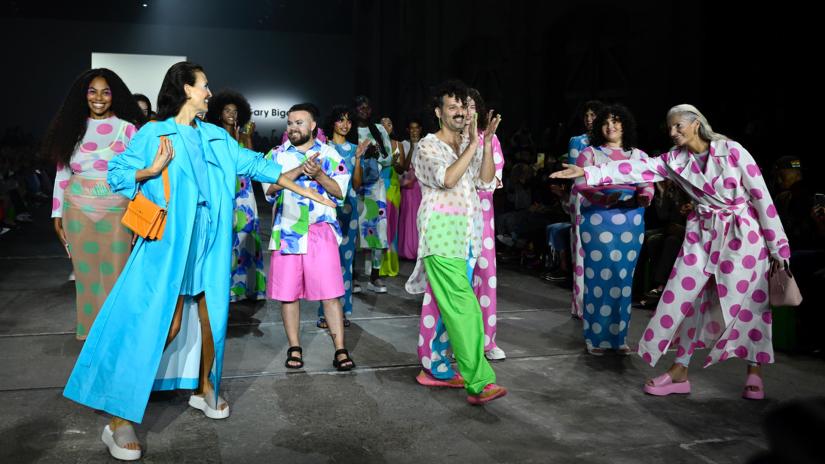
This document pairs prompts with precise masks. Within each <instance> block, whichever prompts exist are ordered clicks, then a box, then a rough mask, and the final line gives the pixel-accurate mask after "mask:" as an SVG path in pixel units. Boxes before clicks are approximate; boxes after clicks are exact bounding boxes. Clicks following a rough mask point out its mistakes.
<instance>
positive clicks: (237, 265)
mask: <svg viewBox="0 0 825 464" xmlns="http://www.w3.org/2000/svg"><path fill="white" fill-rule="evenodd" d="M251 117H252V109H251V108H250V106H249V102H248V101H247V100H246V98H244V96H243V95H241V94H239V93H238V92H234V91H232V90H223V91H221V92H218V93H217V94H216V95H214V96H213V97H212V98H211V99H210V100H209V111H208V112H207V113H206V120H207V121H209V122H211V123H212V124H215V125H217V126H218V127H223V128H224V129H226V131H227V132H229V135H231V136H232V138H234V139H235V140H236V141H237V142H238V143H239V144H240V145H241V147H246V148H249V149H251V148H252V132H253V131H254V130H255V123H254V122H252V121H251V120H250V118H251ZM232 224H233V237H232V284H231V287H230V289H229V300H230V301H239V300H243V299H245V298H248V299H250V300H259V299H260V300H264V299H266V273H265V272H264V255H263V247H262V246H261V236H260V234H258V226H259V225H260V220H259V219H258V204H257V203H256V202H255V192H254V191H253V189H252V180H251V179H250V178H249V177H244V176H238V181H237V182H236V184H235V215H234V219H233V221H232Z"/></svg>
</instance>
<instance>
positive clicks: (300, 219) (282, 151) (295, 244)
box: [263, 139, 351, 254]
mask: <svg viewBox="0 0 825 464" xmlns="http://www.w3.org/2000/svg"><path fill="white" fill-rule="evenodd" d="M315 153H319V156H318V158H317V159H316V162H318V163H321V169H322V170H323V171H324V173H326V175H327V176H329V177H330V178H332V180H334V181H335V182H336V183H337V184H338V187H339V188H340V189H341V192H342V193H343V194H344V195H346V194H347V192H348V191H349V180H350V175H351V174H350V171H349V170H348V169H347V165H346V163H345V162H344V160H343V158H341V155H339V154H338V152H337V151H336V150H335V149H334V148H332V147H331V146H329V145H326V144H323V143H321V142H320V141H318V140H317V139H316V140H315V144H314V145H313V146H312V148H310V149H309V150H307V151H306V153H302V152H300V151H298V149H297V148H295V146H294V145H292V144H291V143H290V142H289V141H287V142H286V143H284V144H283V145H281V146H280V147H277V148H274V149H272V150H270V152H269V153H268V154H267V155H266V158H267V159H274V160H275V161H276V162H277V163H278V164H280V165H281V166H282V169H283V171H282V172H287V171H289V170H291V169H294V168H296V167H298V166H300V165H301V164H302V163H303V162H304V161H305V160H306V159H307V158H309V157H310V156H312V155H313V154H315ZM295 183H296V184H298V185H300V186H302V187H305V188H307V189H314V190H315V191H317V192H318V193H320V194H322V195H326V196H327V197H328V198H330V199H331V200H333V201H335V202H336V204H337V205H338V206H342V205H343V204H344V200H343V199H339V198H336V197H334V196H332V195H331V194H329V193H327V192H326V190H324V187H322V186H321V184H319V183H318V182H317V181H316V180H315V179H311V178H309V177H307V176H305V175H303V174H301V175H300V176H298V178H296V179H295ZM270 185H271V184H263V188H264V192H266V191H267V190H269V186H270ZM267 200H268V201H269V202H270V203H273V202H274V203H275V209H276V211H275V215H274V216H275V220H274V221H273V225H272V236H271V238H270V239H269V249H270V250H280V252H281V253H282V254H306V252H307V233H308V232H309V226H310V225H311V224H318V223H322V222H326V223H328V224H329V225H330V227H332V228H333V230H334V231H335V235H336V237H338V243H339V244H340V243H341V228H340V226H339V225H338V220H337V217H336V213H335V208H330V207H329V206H326V205H322V204H319V203H316V202H314V201H312V200H310V199H308V198H305V197H302V196H301V195H298V194H297V193H295V192H292V191H290V190H286V189H283V190H279V191H278V192H277V193H275V195H274V196H269V195H267Z"/></svg>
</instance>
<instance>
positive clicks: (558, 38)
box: [353, 0, 818, 159]
mask: <svg viewBox="0 0 825 464" xmlns="http://www.w3.org/2000/svg"><path fill="white" fill-rule="evenodd" d="M355 4H356V5H357V7H356V8H357V10H358V11H359V14H356V16H355V26H354V28H353V31H354V36H355V42H356V44H358V46H359V50H363V51H365V53H358V54H356V56H355V58H356V62H357V63H358V69H357V70H356V74H355V75H356V84H355V85H356V89H357V90H358V91H360V92H365V93H368V94H372V95H375V96H376V98H377V104H378V105H379V106H380V107H382V108H388V109H389V111H390V112H391V113H393V114H404V113H411V112H415V111H416V110H418V108H419V106H420V105H421V102H423V101H424V100H425V96H426V95H427V92H428V89H429V86H430V85H432V84H433V83H435V82H438V81H440V80H441V79H443V78H444V77H446V76H455V77H459V78H461V79H463V80H465V81H466V82H468V83H469V84H471V85H473V86H475V87H477V88H478V89H479V90H480V91H481V93H482V95H484V96H485V97H486V98H487V100H488V101H489V103H491V104H492V106H494V107H495V108H496V109H497V110H499V111H500V112H501V113H502V114H503V115H504V121H505V123H504V124H503V126H502V128H501V131H502V132H504V134H505V135H506V134H507V133H509V132H512V131H513V130H515V129H517V128H518V127H519V126H525V127H527V128H529V129H530V131H531V132H532V133H533V135H534V139H535V141H536V143H537V144H538V145H539V146H541V145H545V146H546V149H547V150H548V151H549V152H550V153H556V152H561V151H562V150H564V149H565V147H566V140H567V138H568V137H569V136H571V135H574V134H576V133H579V132H580V129H581V127H580V126H579V121H578V119H576V118H574V115H575V114H576V110H577V108H578V106H579V105H580V104H581V102H583V101H585V100H587V99H591V98H598V99H601V100H604V101H609V102H620V103H623V104H625V105H627V106H628V107H629V108H630V109H631V110H632V111H633V112H634V114H635V115H636V117H637V119H638V120H639V130H640V144H641V146H642V148H643V149H645V150H648V151H650V152H651V153H655V152H657V151H658V150H662V149H666V148H668V147H669V139H668V138H667V137H666V135H665V133H664V116H665V113H666V112H667V110H668V109H669V108H670V107H672V106H673V105H676V104H679V103H691V104H694V105H696V106H697V107H698V108H699V109H700V110H701V111H703V112H704V113H705V115H706V116H707V117H708V119H709V120H710V122H711V124H712V125H713V126H714V128H715V129H717V131H719V132H721V133H724V134H727V135H729V136H730V137H732V138H735V139H737V140H740V141H742V142H743V143H744V144H745V145H746V146H747V147H749V148H750V149H751V151H752V152H754V155H755V156H757V157H758V158H765V159H773V158H776V157H778V156H781V154H788V153H787V135H788V134H790V133H793V132H798V131H800V130H803V129H802V127H805V126H807V125H806V124H804V123H803V124H800V122H801V121H799V120H798V119H797V118H798V116H801V115H802V114H804V113H806V112H807V111H808V110H805V108H804V107H805V105H811V103H806V101H807V102H810V100H811V99H812V98H815V95H816V94H817V92H815V91H814V90H813V89H814V88H815V87H814V86H812V85H810V83H809V81H810V80H811V79H810V77H806V75H808V73H806V72H804V71H803V72H800V71H802V69H804V67H805V66H806V65H805V63H807V62H809V60H810V58H811V56H810V55H809V52H810V51H811V50H814V45H813V44H814V43H816V41H815V40H809V37H810V36H811V35H812V33H811V31H812V29H810V28H806V27H805V26H804V25H805V24H806V23H808V22H810V21H811V20H810V19H809V18H810V17H811V16H808V15H809V14H810V10H808V9H806V8H803V7H800V5H801V3H800V4H797V3H796V2H790V3H789V2H783V3H781V4H779V3H777V2H771V3H759V4H757V3H756V2H743V1H706V0H694V1H661V0H636V1H624V2H617V1H612V0H611V1H606V0H584V1H569V2H528V1H510V2H500V1H494V0H478V1H475V2H441V1H438V0H423V1H416V2H387V1H380V0H357V1H356V2H355ZM806 11H807V12H808V13H807V14H806ZM388 82H389V83H391V85H388V84H387V83H388ZM543 135H544V136H543ZM542 140H544V142H542ZM783 151H784V152H785V153H781V152H783ZM808 157H809V158H813V157H811V156H808ZM815 158H818V157H815Z"/></svg>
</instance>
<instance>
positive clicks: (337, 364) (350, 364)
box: [332, 348, 355, 372]
mask: <svg viewBox="0 0 825 464" xmlns="http://www.w3.org/2000/svg"><path fill="white" fill-rule="evenodd" d="M339 354H343V355H346V357H345V358H344V359H342V360H340V361H339V360H338V355H339ZM332 367H334V368H336V369H338V370H339V371H342V372H343V371H348V370H351V369H354V368H355V361H353V360H352V358H351V357H350V356H349V351H347V349H346V348H341V349H340V350H338V351H336V352H335V354H334V355H332Z"/></svg>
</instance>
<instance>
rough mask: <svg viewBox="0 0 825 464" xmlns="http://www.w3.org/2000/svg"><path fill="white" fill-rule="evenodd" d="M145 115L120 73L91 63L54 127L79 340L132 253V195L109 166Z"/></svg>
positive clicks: (53, 152)
mask: <svg viewBox="0 0 825 464" xmlns="http://www.w3.org/2000/svg"><path fill="white" fill-rule="evenodd" d="M144 120H145V118H144V116H143V113H142V112H141V110H140V108H139V107H138V105H137V103H136V102H135V100H134V99H133V98H132V93H131V92H130V91H129V89H128V88H127V87H126V84H124V83H123V81H122V80H121V79H120V77H118V75H117V74H115V73H114V72H112V71H110V70H108V69H105V68H99V69H90V70H88V71H85V72H83V73H82V74H80V76H78V77H77V79H75V81H74V84H72V87H71V88H70V89H69V93H68V95H67V96H66V99H65V100H64V101H63V105H61V107H60V109H59V110H58V112H57V114H56V115H55V117H54V119H53V120H52V123H51V126H49V130H48V132H47V134H46V138H45V141H44V145H43V153H44V154H45V155H46V156H47V157H49V158H50V159H51V160H52V161H54V162H55V163H56V164H57V175H56V176H55V179H54V197H53V198H52V218H54V230H55V232H56V233H57V237H58V239H59V240H60V242H61V243H62V244H63V246H64V247H65V248H66V253H67V254H68V255H69V257H70V258H71V259H72V267H73V269H74V275H75V279H76V280H75V289H76V294H77V296H76V303H77V325H76V326H75V336H76V337H77V339H78V340H85V339H86V336H87V334H88V333H89V328H90V327H91V326H92V322H94V320H95V317H96V316H97V313H98V311H100V307H101V306H102V305H103V301H104V300H105V299H106V295H108V294H109V291H110V290H111V289H112V286H114V284H115V280H117V276H118V275H119V274H120V271H121V269H123V266H124V265H125V264H126V260H127V259H128V258H129V250H130V242H131V240H132V235H131V233H130V232H129V230H128V229H126V228H125V227H123V226H121V225H120V217H121V216H122V215H123V211H124V209H125V208H126V203H127V202H128V200H127V199H125V198H123V196H121V195H117V194H116V193H113V192H112V190H111V188H110V187H109V184H108V183H107V182H106V173H107V169H108V165H109V161H110V160H111V159H112V158H114V157H115V156H117V155H119V154H120V153H122V152H123V151H124V150H126V146H127V145H128V144H129V140H131V138H132V136H133V135H134V134H135V132H136V131H137V129H136V128H135V126H137V125H140V124H142V123H143V121H144Z"/></svg>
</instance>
